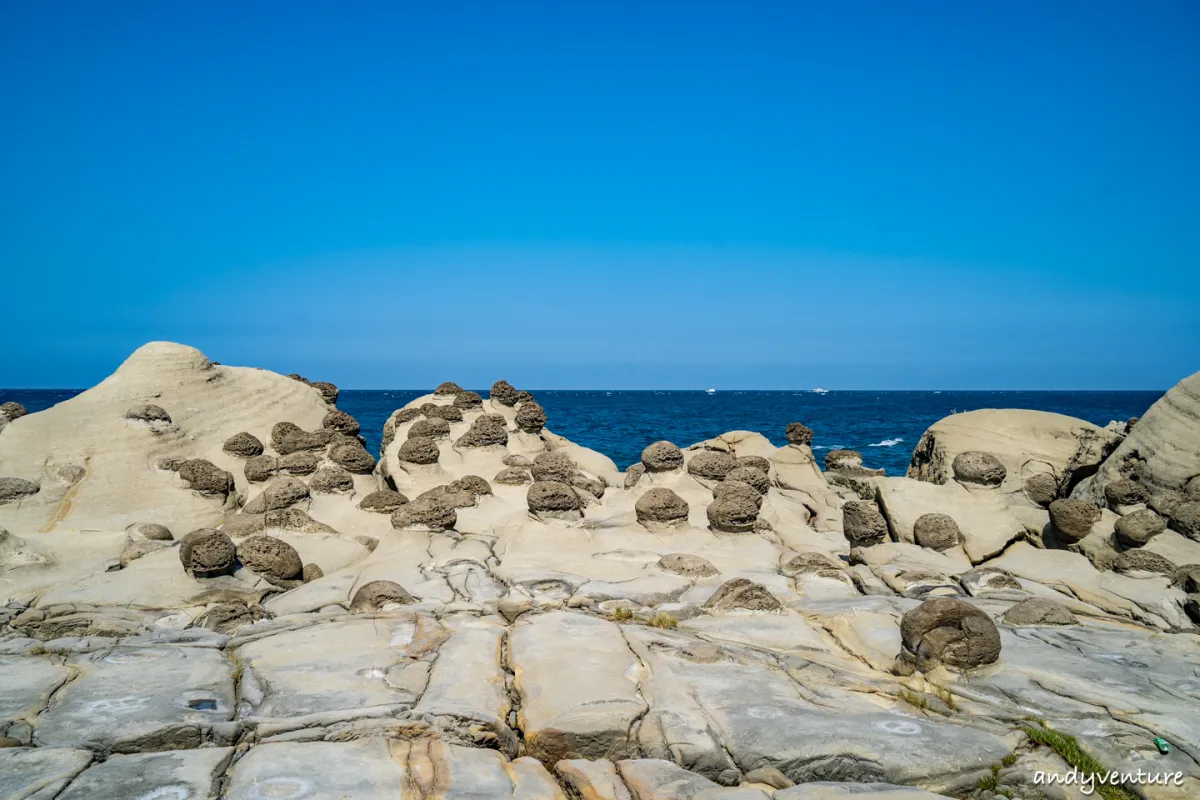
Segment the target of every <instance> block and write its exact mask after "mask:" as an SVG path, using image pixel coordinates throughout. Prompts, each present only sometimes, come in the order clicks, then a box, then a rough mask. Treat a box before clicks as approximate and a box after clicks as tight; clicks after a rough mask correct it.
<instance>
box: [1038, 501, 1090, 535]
mask: <svg viewBox="0 0 1200 800" xmlns="http://www.w3.org/2000/svg"><path fill="white" fill-rule="evenodd" d="M1049 510H1050V525H1051V526H1052V527H1053V529H1054V531H1055V532H1056V533H1057V534H1058V535H1059V536H1060V537H1061V538H1062V539H1063V540H1064V541H1066V542H1068V543H1074V542H1078V541H1080V540H1082V539H1084V538H1086V537H1087V536H1088V535H1089V534H1090V533H1091V532H1092V526H1093V525H1095V524H1096V523H1097V522H1099V521H1100V509H1099V508H1097V507H1096V506H1095V504H1093V503H1091V502H1089V501H1087V500H1070V499H1064V500H1055V501H1054V502H1053V503H1051V504H1050V509H1049Z"/></svg>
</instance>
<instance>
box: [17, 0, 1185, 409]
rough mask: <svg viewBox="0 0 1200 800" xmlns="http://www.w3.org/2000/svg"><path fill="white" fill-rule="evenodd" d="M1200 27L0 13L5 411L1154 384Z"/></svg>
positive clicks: (414, 10) (1009, 8)
mask: <svg viewBox="0 0 1200 800" xmlns="http://www.w3.org/2000/svg"><path fill="white" fill-rule="evenodd" d="M1198 38H1200V5H1197V4H1196V3H1194V2H1190V1H1189V0H1182V1H1181V2H1153V1H1151V2H1138V3H1132V2H1103V1H1099V2H1098V1H1096V0H1092V1H1091V2H1076V1H1075V0H1058V1H1057V2H1054V3H1045V2H1026V0H1010V2H1005V3H962V2H938V3H932V2H930V3H920V2H913V3H895V2H878V3H861V2H850V1H848V2H839V3H806V2H778V3H765V2H738V3H733V2H730V3H720V4H718V3H707V2H688V3H670V2H662V3H625V2H612V1H611V0H610V1H609V2H603V3H590V2H572V3H521V2H508V3H459V2H450V1H446V2H377V3H367V2H337V3H334V2H328V3H317V2H296V3H289V4H286V5H284V4H279V3H265V2H248V3H226V2H215V1H214V2H205V3H162V2H144V3H130V2H115V3H111V4H110V3H90V2H86V3H85V2H79V3H64V2H53V0H48V1H47V2H37V3H23V2H6V3H0V108H2V109H3V111H2V112H0V114H2V125H3V128H2V130H3V142H4V144H3V147H0V175H3V180H0V297H2V298H3V302H2V304H0V308H2V309H3V314H4V328H5V331H6V336H5V337H4V339H5V343H4V345H3V346H2V347H0V385H8V386H30V387H34V386H47V387H48V386H84V385H90V384H91V383H94V382H96V381H97V380H99V379H101V378H103V377H104V376H105V375H107V374H108V373H109V372H111V370H112V369H113V368H115V367H116V366H117V365H118V364H119V363H120V362H121V360H122V359H123V358H124V357H125V356H126V355H128V353H129V352H131V351H132V350H133V349H135V348H136V347H137V346H139V345H140V344H142V343H144V342H145V341H148V340H153V339H170V340H175V341H182V342H186V343H188V344H192V345H195V346H197V347H199V348H201V349H202V350H204V351H205V352H206V353H207V354H208V355H209V356H210V357H211V358H213V359H215V360H220V361H223V362H225V363H240V364H247V365H253V366H263V367H267V368H271V369H275V370H278V371H281V372H291V371H298V372H302V373H304V374H307V375H309V376H311V377H312V378H314V379H325V380H333V381H335V382H337V383H339V384H340V385H342V386H345V387H357V388H391V387H397V388H398V387H419V386H426V385H432V384H434V383H436V382H438V381H440V380H445V379H448V378H452V379H455V380H458V381H459V382H460V383H464V384H467V385H474V386H480V385H489V384H490V383H491V382H492V381H493V380H495V379H496V378H498V377H502V376H503V377H507V378H508V379H509V380H511V381H513V382H514V383H517V384H518V385H523V386H531V387H538V388H575V387H599V388H649V387H653V388H704V387H708V386H716V387H721V388H735V387H737V388H803V387H810V386H816V385H822V386H826V387H829V388H1032V389H1038V388H1113V389H1118V388H1129V389H1134V388H1166V387H1167V386H1169V385H1171V384H1173V383H1174V382H1175V381H1177V380H1179V379H1180V378H1182V377H1184V376H1186V375H1187V374H1189V373H1191V372H1194V371H1195V370H1197V369H1200V189H1198V187H1200V148H1197V146H1196V142H1198V141H1200V48H1197V47H1196V44H1195V43H1196V41H1197V40H1198Z"/></svg>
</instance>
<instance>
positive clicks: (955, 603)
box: [896, 597, 1000, 674]
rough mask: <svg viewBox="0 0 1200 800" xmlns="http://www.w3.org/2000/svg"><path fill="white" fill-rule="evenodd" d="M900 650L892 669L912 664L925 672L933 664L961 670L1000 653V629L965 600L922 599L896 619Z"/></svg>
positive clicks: (904, 669)
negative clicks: (901, 648) (898, 628)
mask: <svg viewBox="0 0 1200 800" xmlns="http://www.w3.org/2000/svg"><path fill="white" fill-rule="evenodd" d="M900 639H901V644H902V647H903V650H902V651H901V653H900V656H899V657H898V658H897V665H896V671H897V672H898V673H899V674H906V673H909V672H911V671H912V667H915V668H916V669H918V670H920V671H921V672H929V671H930V670H932V669H933V668H935V667H937V666H944V667H947V668H949V669H952V670H958V671H965V670H969V669H973V668H975V667H981V666H985V665H987V664H993V663H995V662H996V660H997V659H998V658H999V657H1000V632H999V631H998V630H996V623H994V622H992V618H991V617H989V616H988V615H987V614H985V613H984V612H983V611H980V610H979V609H978V608H976V607H975V606H973V605H971V604H970V603H968V602H966V601H965V600H957V599H955V598H951V597H937V598H934V599H932V600H926V601H925V602H924V603H921V605H919V606H917V607H916V608H914V609H913V610H911V611H909V612H908V613H906V614H905V615H904V617H903V619H901V621H900Z"/></svg>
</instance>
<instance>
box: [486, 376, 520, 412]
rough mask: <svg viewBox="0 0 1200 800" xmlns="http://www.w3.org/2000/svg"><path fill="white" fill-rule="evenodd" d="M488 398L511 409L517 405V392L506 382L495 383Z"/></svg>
mask: <svg viewBox="0 0 1200 800" xmlns="http://www.w3.org/2000/svg"><path fill="white" fill-rule="evenodd" d="M488 397H489V398H490V399H492V400H494V401H495V402H497V403H499V404H500V405H502V406H510V407H511V406H515V405H516V404H517V390H516V388H514V387H513V385H512V384H511V383H509V382H508V381H505V380H499V381H496V382H495V383H493V384H492V389H491V391H490V392H489V393H488Z"/></svg>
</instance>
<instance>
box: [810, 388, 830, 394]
mask: <svg viewBox="0 0 1200 800" xmlns="http://www.w3.org/2000/svg"><path fill="white" fill-rule="evenodd" d="M812 392H813V394H829V390H828V389H822V388H821V387H820V386H818V387H817V388H815V389H813V390H812Z"/></svg>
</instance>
